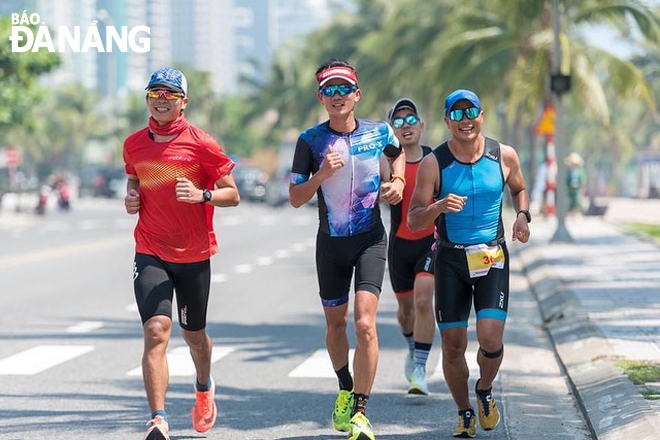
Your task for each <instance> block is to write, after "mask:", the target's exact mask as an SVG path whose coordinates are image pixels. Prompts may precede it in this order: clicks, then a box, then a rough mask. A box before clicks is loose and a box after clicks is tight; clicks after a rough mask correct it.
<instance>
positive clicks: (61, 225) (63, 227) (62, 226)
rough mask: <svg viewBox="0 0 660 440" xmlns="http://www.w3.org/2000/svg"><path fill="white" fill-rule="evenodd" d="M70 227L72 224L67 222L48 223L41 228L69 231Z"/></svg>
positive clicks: (49, 230) (51, 230) (44, 229)
mask: <svg viewBox="0 0 660 440" xmlns="http://www.w3.org/2000/svg"><path fill="white" fill-rule="evenodd" d="M69 229H71V225H69V224H67V223H65V222H53V223H46V224H45V225H43V227H42V228H41V230H42V231H44V232H53V231H67V230H69Z"/></svg>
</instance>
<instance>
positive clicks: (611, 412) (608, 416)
mask: <svg viewBox="0 0 660 440" xmlns="http://www.w3.org/2000/svg"><path fill="white" fill-rule="evenodd" d="M555 225H556V223H555V222H554V221H544V220H543V219H538V217H537V218H536V219H535V220H534V222H533V223H532V224H531V225H530V228H531V230H532V240H531V241H530V243H529V244H527V245H525V246H516V250H517V253H518V256H519V257H520V259H521V261H522V262H523V265H524V267H525V271H526V274H527V277H528V279H529V281H530V285H531V286H532V289H533V291H534V294H535V295H536V298H537V301H538V302H539V306H540V309H541V313H542V315H543V319H544V321H545V325H546V329H547V330H548V332H549V333H550V335H551V338H552V340H553V343H554V345H555V350H556V352H557V355H558V357H559V359H560V360H561V362H562V364H563V365H564V367H565V369H566V372H567V375H568V377H569V379H570V382H571V385H572V386H573V387H574V389H575V391H576V396H577V397H578V400H579V401H580V404H581V406H582V408H583V411H584V412H585V416H586V417H587V419H588V421H589V423H590V425H591V428H592V430H593V432H594V434H595V435H596V437H597V438H599V439H608V440H609V439H630V438H635V439H658V438H660V405H658V401H650V400H645V399H644V398H643V396H642V395H641V394H640V392H639V391H640V390H638V388H637V387H636V386H635V385H634V384H633V383H632V382H631V381H630V380H628V378H627V377H626V376H625V375H623V373H622V370H621V369H620V368H618V367H616V366H615V365H614V364H615V362H616V361H617V360H618V359H619V358H626V359H630V360H651V361H655V362H660V258H658V257H660V247H658V245H657V244H656V243H655V242H652V241H642V240H640V239H639V238H638V237H637V236H635V235H633V234H629V233H626V232H624V231H623V230H622V229H620V228H619V227H617V226H616V225H614V224H612V223H608V222H606V221H604V220H601V219H598V218H579V219H569V221H568V224H567V226H568V229H569V231H570V233H571V235H572V236H573V238H574V239H575V242H574V243H571V244H557V243H553V244H549V239H550V237H551V236H552V234H553V233H554V230H555Z"/></svg>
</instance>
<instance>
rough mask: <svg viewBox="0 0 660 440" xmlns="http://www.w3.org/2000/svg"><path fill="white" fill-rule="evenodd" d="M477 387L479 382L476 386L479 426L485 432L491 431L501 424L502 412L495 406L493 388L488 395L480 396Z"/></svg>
mask: <svg viewBox="0 0 660 440" xmlns="http://www.w3.org/2000/svg"><path fill="white" fill-rule="evenodd" d="M477 385H479V381H477V383H476V385H475V386H474V391H475V393H476V394H477V406H478V407H479V426H481V429H483V430H484V431H490V430H491V429H495V428H496V427H497V425H498V424H499V423H500V412H499V411H498V409H497V406H495V399H494V398H493V391H492V388H491V391H490V392H489V393H488V394H480V393H479V392H478V391H477Z"/></svg>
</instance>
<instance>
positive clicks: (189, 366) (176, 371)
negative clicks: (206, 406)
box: [126, 345, 236, 377]
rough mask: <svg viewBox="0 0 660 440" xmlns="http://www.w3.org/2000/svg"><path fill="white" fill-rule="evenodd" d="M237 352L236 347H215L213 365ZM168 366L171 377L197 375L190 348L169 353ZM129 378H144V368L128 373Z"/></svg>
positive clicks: (180, 348) (176, 349) (184, 347)
mask: <svg viewBox="0 0 660 440" xmlns="http://www.w3.org/2000/svg"><path fill="white" fill-rule="evenodd" d="M234 350H236V349H235V348H234V347H228V346H222V345H214V346H213V354H212V355H211V363H212V364H213V363H215V362H217V361H219V360H220V359H222V358H223V357H225V356H227V355H228V354H229V353H231V352H233V351H234ZM167 365H168V368H169V371H170V376H184V377H188V376H193V375H194V374H195V364H194V363H193V361H192V358H191V357H190V349H189V348H188V346H185V345H184V346H183V347H177V348H175V349H173V350H170V351H169V352H168V353H167ZM126 375H127V376H142V367H137V368H135V369H133V370H131V371H129V372H128V373H126Z"/></svg>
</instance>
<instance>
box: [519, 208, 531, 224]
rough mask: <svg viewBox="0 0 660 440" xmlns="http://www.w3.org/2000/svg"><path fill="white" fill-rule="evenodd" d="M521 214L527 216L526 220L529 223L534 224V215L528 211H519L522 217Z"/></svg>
mask: <svg viewBox="0 0 660 440" xmlns="http://www.w3.org/2000/svg"><path fill="white" fill-rule="evenodd" d="M520 214H525V218H526V219H527V223H531V222H532V214H530V213H529V211H528V210H526V209H521V210H520V211H518V215H520Z"/></svg>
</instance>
